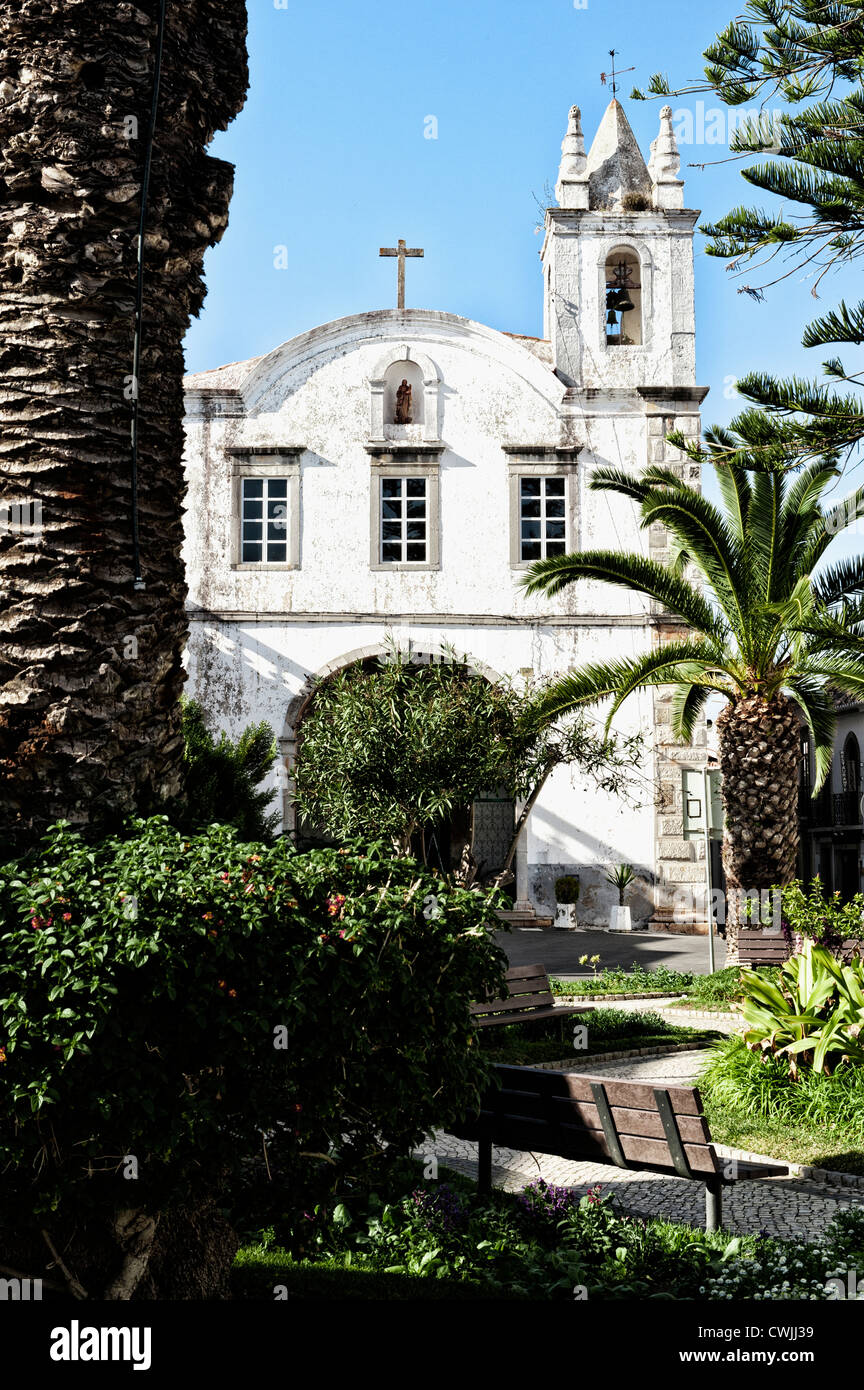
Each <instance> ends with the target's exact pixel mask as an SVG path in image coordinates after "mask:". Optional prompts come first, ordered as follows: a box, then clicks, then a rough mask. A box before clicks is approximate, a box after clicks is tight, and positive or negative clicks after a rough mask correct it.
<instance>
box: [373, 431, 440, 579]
mask: <svg viewBox="0 0 864 1390" xmlns="http://www.w3.org/2000/svg"><path fill="white" fill-rule="evenodd" d="M367 450H368V452H369V454H370V455H371V468H370V475H371V476H370V493H371V497H370V502H371V509H370V510H371V516H370V555H369V566H370V569H372V570H375V571H376V572H378V573H386V572H388V571H395V572H396V573H407V572H409V571H411V570H415V571H417V572H419V573H423V572H424V571H429V570H438V569H440V568H441V540H440V524H441V523H440V516H441V470H440V456H441V453H442V448H438V447H437V446H436V447H434V448H432V449H424V448H423V446H422V445H419V446H417V445H414V446H412V447H411V448H406V449H398V448H393V447H392V446H388V447H386V448H381V447H380V446H378V445H375V446H373V445H367ZM421 483H422V484H423V495H422V497H421V494H420V486H419V485H420V484H421ZM385 485H387V487H388V491H389V496H388V495H387V493H385ZM396 485H398V492H397V491H396ZM421 502H422V503H423V504H424V505H423V510H422V513H421V511H420V510H419V505H420V503H421ZM412 509H413V515H412ZM385 513H386V514H385ZM412 526H413V527H415V528H417V529H418V530H419V528H420V527H421V526H422V527H423V529H424V532H425V535H424V537H423V539H422V540H421V539H420V538H419V536H418V535H417V534H416V533H415V535H414V536H413V537H412V536H411V534H410V531H411V528H412ZM397 531H398V533H397ZM420 544H423V545H425V554H424V558H423V559H422V560H420V559H409V558H408V554H409V551H410V550H411V548H412V547H414V546H418V545H420ZM397 545H398V546H399V548H400V551H401V557H402V558H400V559H394V558H389V557H388V558H385V549H390V550H391V551H392V549H393V548H395V547H396V546H397Z"/></svg>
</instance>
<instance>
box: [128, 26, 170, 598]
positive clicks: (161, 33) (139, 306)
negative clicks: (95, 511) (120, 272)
mask: <svg viewBox="0 0 864 1390" xmlns="http://www.w3.org/2000/svg"><path fill="white" fill-rule="evenodd" d="M167 8H168V0H161V3H160V7H159V19H158V29H157V32H156V60H155V63H154V68H153V98H152V101H151V104H150V124H149V127H148V130H147V147H146V150H145V153H144V173H143V176H142V179H141V215H140V217H139V219H138V264H137V275H136V285H135V343H134V347H133V350H132V551H133V564H134V569H135V581H134V582H135V588H136V589H143V588H144V580H143V578H142V576H141V544H140V537H139V531H138V406H139V397H140V394H141V391H140V383H139V374H140V371H141V337H142V329H143V324H144V236H145V233H146V230H147V196H148V193H149V191H150V170H151V167H152V164H153V146H154V143H155V140H156V116H157V113H158V110H159V87H160V84H161V81H162V52H163V49H164V46H165V15H166V10H167Z"/></svg>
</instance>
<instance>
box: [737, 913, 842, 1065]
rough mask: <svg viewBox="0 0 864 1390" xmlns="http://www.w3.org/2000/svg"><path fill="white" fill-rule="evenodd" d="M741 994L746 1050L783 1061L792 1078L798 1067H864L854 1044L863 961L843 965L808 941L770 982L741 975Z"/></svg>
mask: <svg viewBox="0 0 864 1390" xmlns="http://www.w3.org/2000/svg"><path fill="white" fill-rule="evenodd" d="M741 990H742V995H743V999H744V1009H743V1013H744V1022H745V1024H746V1032H745V1034H744V1040H745V1042H746V1043H747V1046H748V1047H750V1048H752V1049H753V1050H754V1051H760V1052H763V1053H764V1052H770V1053H771V1054H772V1055H773V1056H777V1057H783V1058H786V1059H787V1061H788V1066H789V1072H790V1074H791V1076H792V1077H793V1079H794V1078H795V1077H796V1076H797V1075H798V1072H799V1063H800V1064H801V1065H802V1066H804V1067H812V1069H813V1070H814V1071H816V1072H821V1071H830V1070H831V1069H832V1066H834V1065H840V1064H841V1063H843V1062H846V1063H848V1062H852V1063H854V1064H857V1065H860V1064H861V1063H862V1062H864V1047H862V1046H861V1044H860V1043H859V1041H858V1035H859V1033H860V1032H861V1029H862V1027H864V962H861V961H860V960H855V961H852V962H850V964H848V965H844V964H843V962H842V961H840V960H838V959H837V958H836V957H835V956H832V955H831V953H830V951H826V950H824V949H823V948H822V947H821V946H814V945H813V943H812V942H811V941H809V940H808V941H806V942H805V945H804V950H803V951H802V952H801V953H800V954H799V955H795V956H792V957H791V959H790V960H787V961H786V962H785V964H784V965H783V966H782V967H781V969H780V971H779V972H778V974H777V975H776V976H775V978H774V979H768V978H766V976H764V975H760V974H757V973H755V972H752V973H746V972H745V973H744V974H743V975H742V978H741ZM829 1059H830V1061H831V1065H829Z"/></svg>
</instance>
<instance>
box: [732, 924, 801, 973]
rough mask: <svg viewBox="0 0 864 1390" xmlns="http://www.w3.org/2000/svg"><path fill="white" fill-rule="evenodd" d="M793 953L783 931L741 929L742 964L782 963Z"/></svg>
mask: <svg viewBox="0 0 864 1390" xmlns="http://www.w3.org/2000/svg"><path fill="white" fill-rule="evenodd" d="M791 954H792V947H791V946H790V945H789V942H788V941H787V940H786V937H785V935H784V933H783V932H773V931H739V933H738V959H739V961H740V962H741V964H742V965H782V964H783V962H784V961H787V960H788V959H789V957H790V956H791Z"/></svg>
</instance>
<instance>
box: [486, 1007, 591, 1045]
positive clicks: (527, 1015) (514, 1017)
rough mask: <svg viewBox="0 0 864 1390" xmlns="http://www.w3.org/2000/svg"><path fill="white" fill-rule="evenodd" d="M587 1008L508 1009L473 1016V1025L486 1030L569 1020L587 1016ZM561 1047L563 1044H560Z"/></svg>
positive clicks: (588, 1011)
mask: <svg viewBox="0 0 864 1390" xmlns="http://www.w3.org/2000/svg"><path fill="white" fill-rule="evenodd" d="M588 1013H591V1010H590V1009H589V1008H581V1009H578V1008H577V1009H526V1010H524V1012H523V1011H520V1010H519V1009H508V1010H506V1011H505V1012H504V1013H500V1014H475V1016H474V1023H475V1026H476V1027H477V1028H487V1027H489V1026H490V1025H491V1024H502V1023H531V1022H532V1021H533V1020H534V1019H538V1018H569V1017H570V1015H571V1014H588ZM562 1046H563V1044H562Z"/></svg>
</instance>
